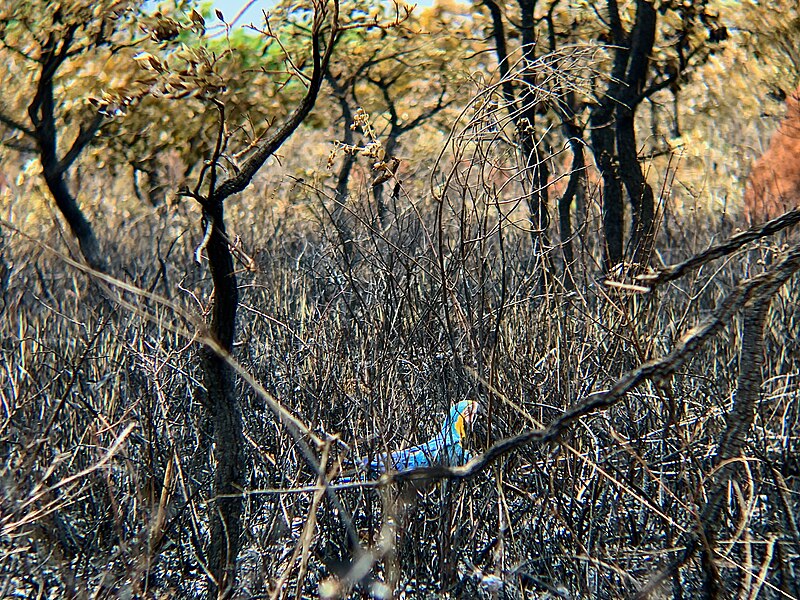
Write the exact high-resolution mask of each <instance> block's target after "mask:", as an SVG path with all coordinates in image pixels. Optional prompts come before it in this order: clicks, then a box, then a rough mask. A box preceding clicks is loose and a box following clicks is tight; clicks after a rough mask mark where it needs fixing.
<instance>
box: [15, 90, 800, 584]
mask: <svg viewBox="0 0 800 600" xmlns="http://www.w3.org/2000/svg"><path fill="white" fill-rule="evenodd" d="M486 96H487V97H484V98H483V99H482V100H481V101H479V102H477V104H475V106H473V109H474V110H473V111H472V112H469V111H467V112H465V114H464V117H463V122H459V123H457V124H456V125H455V126H454V129H453V135H452V136H451V139H450V142H449V144H448V146H447V148H446V149H445V150H444V151H443V153H442V156H441V157H440V161H439V163H438V167H437V168H436V169H435V170H434V174H433V175H432V177H431V182H430V183H431V185H430V188H429V190H428V191H425V190H423V189H422V188H421V186H417V185H412V183H411V182H402V181H399V180H396V179H392V180H390V181H389V182H387V186H388V188H387V192H388V193H387V195H386V198H387V215H384V217H385V218H384V219H378V215H377V214H376V212H375V206H374V204H373V203H372V201H371V196H369V195H368V194H367V193H366V192H365V193H358V192H354V193H353V194H352V195H351V196H350V197H349V198H348V199H347V202H346V204H345V205H343V206H341V207H339V210H338V215H339V218H337V219H336V220H332V219H331V215H332V214H333V212H336V211H337V207H336V206H335V205H334V204H335V200H334V198H333V196H332V193H331V192H330V191H329V189H328V188H327V187H324V186H322V185H319V186H309V185H305V184H303V183H298V182H294V183H293V184H292V185H288V186H284V187H283V188H281V189H280V190H279V191H276V190H275V189H274V188H272V187H271V184H269V183H267V182H265V181H263V180H262V181H261V183H260V184H259V185H257V186H255V187H253V188H250V189H249V190H248V191H247V192H246V193H245V194H244V195H243V198H242V199H241V200H240V201H239V203H238V208H239V210H236V208H233V209H232V212H233V214H235V215H236V217H235V218H238V217H242V218H248V220H247V221H239V222H236V221H235V218H234V219H232V227H233V230H234V231H236V233H238V234H239V235H240V236H241V238H240V239H239V240H238V242H237V249H238V250H237V252H236V253H235V254H237V257H238V261H239V262H238V268H239V269H240V272H239V281H240V290H241V301H242V310H241V311H240V314H239V321H238V335H237V343H236V346H235V352H234V359H235V361H236V363H237V365H238V366H237V369H238V370H239V378H238V383H237V386H238V392H239V395H240V399H241V402H240V407H241V411H242V415H243V423H244V426H245V432H244V434H245V440H246V448H245V453H246V462H247V474H248V475H247V477H248V480H247V489H245V490H243V494H244V499H245V503H244V513H243V528H242V535H243V541H242V545H241V548H242V550H241V553H240V557H239V588H238V590H237V596H238V597H242V598H255V597H259V598H262V597H300V596H305V597H310V596H315V595H317V594H327V595H328V596H329V597H336V596H338V595H344V594H347V593H350V591H351V588H352V591H353V593H354V594H356V595H357V596H358V595H366V594H368V593H370V592H371V593H373V594H375V595H380V594H384V595H385V594H387V593H388V592H387V590H394V591H395V592H397V593H399V594H400V595H401V596H402V595H403V594H405V597H428V596H431V597H434V596H444V595H446V594H449V595H450V596H451V597H505V598H546V597H550V598H619V597H627V596H634V595H635V594H637V593H639V592H640V591H642V590H648V591H650V592H652V594H653V597H672V598H681V597H682V598H690V597H695V596H697V595H699V594H700V593H701V592H702V591H703V590H705V591H706V592H707V593H716V594H717V597H734V596H737V597H741V598H756V597H763V598H797V597H800V589H798V583H797V581H798V580H800V576H799V574H798V572H797V571H798V560H800V558H798V557H800V535H799V534H798V526H797V517H796V515H797V514H798V505H799V504H800V500H798V497H799V496H798V494H800V465H799V464H798V460H797V455H798V451H799V450H800V448H798V438H797V428H798V419H799V418H800V414H799V413H800V407H798V392H797V389H798V373H799V372H800V371H799V370H798V339H800V337H799V334H800V331H798V329H799V328H800V316H799V315H798V307H797V298H798V292H800V290H798V280H797V277H796V276H793V273H794V272H795V271H796V270H797V268H798V267H797V263H798V257H797V253H798V251H797V247H796V246H793V245H792V244H795V243H796V241H793V238H791V236H789V235H787V234H786V231H785V230H784V231H774V230H776V229H778V228H779V227H772V228H771V229H768V230H765V231H760V232H759V231H754V232H753V233H752V234H751V235H749V236H746V237H739V238H736V239H734V240H733V241H732V242H731V243H730V244H728V245H727V246H722V247H720V249H719V250H718V251H716V252H713V253H710V254H706V255H702V256H701V257H700V258H699V259H698V260H696V261H694V262H690V263H688V264H686V265H684V267H682V268H680V269H674V270H672V271H663V272H661V273H660V274H659V273H658V272H656V273H655V275H653V274H651V277H650V278H649V279H648V278H645V279H640V280H625V279H620V280H619V281H617V282H616V285H608V283H607V282H606V281H605V280H604V278H603V275H602V268H601V265H600V261H601V258H600V256H601V249H600V248H599V242H598V239H599V233H598V232H599V230H600V212H599V208H598V198H597V194H596V192H595V191H594V189H593V188H592V186H591V185H587V186H586V194H585V201H584V203H583V206H582V207H580V210H579V211H577V212H576V215H575V235H574V238H573V240H572V241H573V246H574V250H575V252H574V262H573V263H572V264H569V265H565V263H564V261H563V259H562V256H563V253H562V249H561V248H560V246H559V245H558V244H555V243H554V241H553V240H552V239H546V238H542V237H541V236H540V234H539V233H538V232H536V231H532V230H531V227H530V222H529V221H528V220H527V219H526V218H525V214H526V211H525V210H524V207H520V206H518V204H519V203H520V202H521V200H519V198H521V197H522V195H521V194H520V193H519V190H520V189H524V188H523V186H524V185H525V183H526V177H528V176H529V174H528V173H526V170H525V169H520V168H518V167H515V164H516V163H515V161H517V162H518V158H517V157H516V155H515V152H514V145H513V140H509V139H506V137H505V133H504V125H503V123H502V122H500V123H499V124H496V123H494V122H493V121H492V119H493V118H496V117H497V116H498V115H501V114H503V113H502V112H501V111H499V110H496V109H495V108H493V106H495V104H493V103H492V102H493V101H492V100H491V98H489V97H488V96H491V91H487V92H486ZM500 120H501V121H502V117H500ZM298 135H300V136H302V135H303V132H300V133H299V134H298ZM551 159H552V161H553V163H554V164H557V163H558V156H556V157H551ZM96 177H97V181H93V183H92V185H93V186H96V187H98V188H99V187H102V186H103V185H104V184H103V182H102V177H103V175H102V173H98V174H97V176H96ZM558 178H559V175H558V174H557V173H556V174H555V175H554V179H555V180H556V181H558ZM401 179H402V177H401ZM11 193H12V194H17V193H18V194H23V193H24V190H22V189H13V190H12V191H11ZM265 197H266V198H270V199H271V200H272V201H273V202H275V203H278V202H280V203H296V204H298V203H302V204H303V205H304V206H305V209H303V210H296V211H289V210H287V211H284V212H270V211H269V210H267V209H265V205H264V201H263V199H264V198H265ZM14 200H16V201H18V202H23V199H21V198H20V199H15V198H12V201H14ZM668 201H669V189H668V188H666V187H665V190H664V192H663V193H662V198H661V203H662V204H661V209H662V212H663V209H664V206H665V204H666V203H668ZM148 210H149V209H148ZM106 216H107V221H106V222H105V223H104V229H105V231H106V232H107V236H108V238H109V242H111V244H109V246H111V247H114V248H115V252H114V255H113V256H109V257H108V260H109V262H110V264H111V268H110V272H112V273H116V274H118V277H119V279H118V280H116V279H113V278H109V277H106V276H100V275H98V274H91V273H88V272H87V271H86V270H85V269H82V268H78V267H77V266H76V264H75V263H72V262H70V261H69V260H68V259H67V258H66V257H65V256H64V255H63V254H61V253H62V252H64V247H65V246H64V244H63V243H62V239H61V238H62V237H63V232H60V231H58V230H57V229H56V228H47V227H41V230H40V231H39V232H37V233H36V235H37V236H39V238H38V239H31V238H28V237H26V236H25V235H24V234H23V232H20V230H19V229H17V228H16V227H14V226H11V225H10V224H9V223H7V222H5V221H4V222H3V225H2V235H3V237H2V254H0V259H2V260H0V275H2V277H0V281H2V332H3V334H2V355H1V356H2V358H1V359H0V360H2V369H0V445H1V447H2V453H1V454H0V457H2V464H0V486H1V488H0V527H2V529H1V530H0V553H1V554H0V555H1V556H2V562H1V563H0V596H4V597H5V596H10V597H52V598H56V597H100V598H117V597H121V598H123V597H127V598H131V597H158V598H160V597H190V596H193V595H195V594H198V593H200V592H201V590H202V588H203V587H204V586H205V580H206V574H205V572H204V567H203V565H204V558H203V549H204V548H206V547H207V546H208V544H207V543H206V540H205V536H207V535H208V522H209V501H210V499H211V489H212V482H213V464H212V462H213V461H212V439H213V437H212V434H211V431H210V424H209V422H208V417H207V416H206V415H207V411H206V410H205V409H204V405H203V403H204V392H203V390H202V385H201V383H200V376H199V373H198V368H199V367H198V344H197V340H198V336H202V335H203V328H202V326H201V325H199V324H200V323H202V316H203V314H204V311H205V310H207V308H208V306H209V298H210V294H211V285H210V281H209V276H208V273H207V270H206V269H205V266H204V265H199V266H198V265H196V264H194V263H193V256H194V251H195V248H196V247H197V246H198V244H199V243H200V240H199V239H195V238H196V233H195V232H196V231H197V228H196V223H195V222H194V221H195V220H196V215H193V214H192V212H191V210H188V209H186V208H185V206H183V205H182V206H179V207H177V208H167V207H160V208H158V209H154V210H153V211H152V212H145V213H144V215H143V216H142V217H141V218H139V219H138V220H135V221H133V222H131V221H129V220H126V216H125V214H124V213H123V211H121V210H120V211H119V212H115V211H113V210H112V211H109V212H108V213H107V214H106ZM797 218H798V217H797V214H796V213H793V215H790V217H789V219H788V220H784V221H781V222H780V223H779V224H778V225H781V224H786V223H790V222H794V223H796V222H797ZM716 228H717V225H716V224H715V223H714V222H713V221H712V219H710V218H708V217H706V216H704V215H702V214H701V213H699V212H698V213H694V214H685V215H674V214H672V215H670V220H669V221H667V220H662V222H661V229H660V232H659V241H658V243H657V248H658V249H659V250H660V255H659V258H660V259H661V260H663V261H664V262H665V263H666V264H677V263H679V262H680V261H682V260H684V259H688V258H690V257H692V256H693V255H695V254H697V253H700V252H701V251H703V250H705V249H706V248H707V247H708V246H711V245H714V244H716V243H719V242H720V238H719V237H717V236H715V234H714V232H715V230H716ZM22 229H23V230H24V229H25V228H24V227H23V228H22ZM114 232H117V233H116V234H115V233H114ZM56 248H58V249H61V250H58V251H56V250H55V249H56ZM533 248H538V249H541V248H544V249H545V251H544V252H542V251H536V252H534V251H533V250H532V249H533ZM568 278H569V279H570V280H571V283H568V282H567V279H568ZM120 280H124V281H126V282H128V283H127V284H126V285H122V284H121V282H120ZM656 283H658V285H656ZM645 288H648V289H650V291H645ZM762 325H763V348H762V346H761V343H762V339H761V335H760V329H761V327H762ZM743 348H745V350H746V351H745V352H744V359H743V360H742V362H741V366H740V355H742V353H743V350H742V349H743ZM748 349H750V350H748ZM753 349H754V350H753ZM748 351H752V352H754V353H752V354H748ZM665 357H666V358H665ZM762 357H763V361H764V362H763V382H762V381H761V372H762V371H761V369H760V366H761V365H760V364H759V360H758V359H760V358H762ZM662 359H664V360H662ZM753 367H754V368H753ZM743 373H744V374H743ZM247 375H249V377H247ZM248 379H249V380H248ZM753 382H755V384H756V386H757V387H756V392H757V399H756V401H753V397H752V385H753ZM252 383H257V384H258V385H257V386H255V387H254V386H253V385H251V384H252ZM748 386H749V387H748ZM623 392H624V393H623ZM467 397H474V398H477V399H479V400H480V402H481V403H482V405H483V408H484V409H485V410H484V412H483V414H482V416H481V418H480V422H479V425H478V427H477V428H476V429H475V431H473V432H472V435H471V437H470V441H469V445H470V447H471V449H472V451H473V454H476V455H478V457H479V458H478V459H477V460H476V462H474V463H471V464H470V465H467V466H466V467H463V468H461V469H453V470H444V471H439V472H432V473H429V476H430V477H429V478H428V480H427V481H422V482H420V481H405V480H404V481H399V482H389V483H388V484H385V485H377V486H376V485H372V484H365V485H336V482H335V479H336V476H337V475H338V473H339V471H340V469H341V468H342V467H344V468H347V466H348V465H349V464H351V461H352V460H353V459H354V458H355V457H358V456H362V455H366V454H368V453H370V452H375V451H381V450H383V449H385V448H389V449H394V448H398V447H401V446H403V445H406V444H411V443H414V442H417V441H420V440H423V439H426V438H427V437H428V436H429V435H430V434H431V433H432V432H433V431H434V429H435V428H436V424H437V423H438V421H439V419H440V417H442V416H443V415H444V414H445V412H446V411H447V410H448V408H449V406H450V405H451V404H452V403H453V402H454V401H456V400H459V399H463V398H467ZM275 402H277V403H279V404H280V407H279V410H278V412H280V411H283V412H282V413H281V414H283V415H284V418H283V419H282V420H281V419H278V418H276V417H275V414H276V411H275V408H276V405H275ZM270 405H272V409H271V408H270ZM748 410H749V412H748ZM288 415H293V417H294V418H296V420H297V421H292V420H291V419H290V418H289V416H288ZM306 428H307V430H306V431H305V432H304V429H306ZM742 429H743V430H742ZM298 431H299V432H300V436H299V437H298V434H297V433H298ZM525 432H530V433H528V434H527V435H525ZM520 434H523V435H520ZM508 438H511V439H510V440H509V439H508ZM502 440H506V441H505V442H503V441H502ZM309 453H311V454H312V456H311V457H309ZM482 453H487V454H482ZM481 456H482V457H483V458H480V457H481ZM309 458H313V460H314V461H318V462H319V464H321V467H322V469H323V470H322V473H323V474H324V476H322V475H321V474H320V472H317V471H315V470H314V469H312V468H311V467H309V462H313V461H310V460H309ZM488 458H491V460H488ZM326 480H330V481H333V483H334V485H333V487H328V488H326V486H325V485H324V484H325V483H326ZM360 549H364V550H367V551H366V552H364V551H363V550H360Z"/></svg>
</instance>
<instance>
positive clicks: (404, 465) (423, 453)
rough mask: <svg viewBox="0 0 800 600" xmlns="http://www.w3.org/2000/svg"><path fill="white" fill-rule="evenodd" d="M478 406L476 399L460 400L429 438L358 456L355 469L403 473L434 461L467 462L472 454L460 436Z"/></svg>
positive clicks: (473, 417)
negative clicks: (372, 454) (415, 444)
mask: <svg viewBox="0 0 800 600" xmlns="http://www.w3.org/2000/svg"><path fill="white" fill-rule="evenodd" d="M479 409H480V405H479V404H478V403H477V402H475V401H473V400H462V401H461V402H459V403H458V404H456V405H455V406H453V408H451V409H450V414H448V415H447V418H446V419H445V420H444V423H443V424H442V429H441V431H439V433H438V434H436V436H435V437H433V438H432V439H431V440H429V441H427V442H425V443H424V444H420V445H419V446H413V447H411V448H406V449H405V450H398V451H396V452H392V453H391V454H380V455H378V456H375V457H373V458H372V459H364V460H361V461H359V462H358V463H356V471H357V472H361V473H364V472H366V473H367V474H369V475H372V476H377V475H380V474H381V473H385V472H386V471H396V472H398V473H402V472H405V471H413V470H414V469H421V468H424V467H431V466H434V465H440V466H447V467H457V466H460V465H463V464H466V463H467V462H468V461H469V459H470V458H472V455H471V454H470V453H469V451H468V450H466V449H465V448H464V446H463V439H464V437H465V436H466V434H467V429H468V428H469V427H471V426H472V423H473V422H474V421H475V417H476V416H477V415H478V410H479Z"/></svg>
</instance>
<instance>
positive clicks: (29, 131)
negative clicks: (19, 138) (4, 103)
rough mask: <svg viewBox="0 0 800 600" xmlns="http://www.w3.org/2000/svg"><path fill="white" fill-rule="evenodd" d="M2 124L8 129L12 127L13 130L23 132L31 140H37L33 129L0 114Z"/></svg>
mask: <svg viewBox="0 0 800 600" xmlns="http://www.w3.org/2000/svg"><path fill="white" fill-rule="evenodd" d="M0 123H2V124H3V125H5V126H7V127H10V128H11V129H15V130H17V131H21V132H22V133H24V134H25V135H27V136H28V137H30V138H33V139H36V132H35V131H34V130H33V129H31V128H30V127H26V126H25V125H23V124H22V123H18V122H17V121H15V120H14V119H12V118H11V117H9V116H7V115H4V114H3V113H0Z"/></svg>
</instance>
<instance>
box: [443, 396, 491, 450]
mask: <svg viewBox="0 0 800 600" xmlns="http://www.w3.org/2000/svg"><path fill="white" fill-rule="evenodd" d="M480 407H481V405H480V404H478V403H477V402H475V401H474V400H462V401H461V402H459V403H458V404H456V405H455V406H454V407H453V408H451V409H450V414H449V415H448V416H447V420H446V421H445V423H444V427H443V428H442V433H444V434H445V435H448V436H449V437H450V438H451V439H452V440H453V441H455V442H458V441H460V440H461V438H463V437H464V436H465V435H466V434H467V428H468V427H471V426H472V423H473V422H474V421H475V418H476V417H477V416H478V412H479V411H480Z"/></svg>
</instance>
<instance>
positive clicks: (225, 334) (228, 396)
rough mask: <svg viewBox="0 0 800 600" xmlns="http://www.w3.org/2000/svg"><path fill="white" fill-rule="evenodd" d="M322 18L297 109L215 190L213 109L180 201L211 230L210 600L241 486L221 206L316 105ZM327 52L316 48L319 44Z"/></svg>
mask: <svg viewBox="0 0 800 600" xmlns="http://www.w3.org/2000/svg"><path fill="white" fill-rule="evenodd" d="M327 16H328V13H327V10H326V8H325V6H321V5H318V6H317V9H316V12H315V14H314V25H313V27H312V30H311V52H312V60H313V71H312V73H311V77H310V78H309V80H308V90H307V91H306V95H305V96H304V97H303V99H302V100H301V101H300V104H299V105H298V106H297V108H296V109H295V110H294V111H293V112H292V113H291V114H290V115H289V116H288V118H287V119H286V121H285V122H284V123H283V125H282V126H281V127H280V128H278V130H277V131H276V132H275V134H274V135H273V136H272V137H270V138H268V139H265V140H264V141H263V143H262V144H261V145H259V146H258V147H257V148H256V149H255V150H254V151H253V153H252V154H251V155H250V157H249V158H248V159H247V160H246V161H245V162H244V164H243V165H242V167H241V169H240V170H239V171H238V172H237V173H236V174H235V175H233V176H231V177H229V178H228V179H226V180H225V181H223V182H222V183H221V184H220V185H219V187H217V185H216V183H217V181H216V176H217V166H218V163H219V160H220V156H221V152H222V150H221V148H222V138H223V133H224V131H225V110H224V105H223V104H222V103H221V102H216V104H217V107H218V108H219V110H220V127H219V133H218V138H217V147H216V149H215V151H214V153H213V156H212V158H211V160H210V161H209V162H208V164H207V165H206V166H205V167H204V168H203V170H202V171H201V174H200V177H199V181H198V183H197V186H196V188H195V190H194V192H188V191H185V192H184V194H185V195H190V196H192V197H194V198H196V199H197V200H198V201H199V202H200V204H201V205H202V207H203V222H204V225H205V227H204V230H205V231H208V229H206V228H210V236H209V238H208V244H207V246H206V251H207V254H208V263H209V268H210V270H211V277H212V280H213V283H214V304H213V307H212V313H211V327H210V335H211V336H212V337H213V338H214V340H215V342H216V343H217V344H218V345H219V346H220V348H219V349H220V350H222V352H221V353H219V352H217V349H215V348H210V347H204V348H203V349H202V351H201V360H202V367H203V383H204V385H205V387H206V392H207V394H208V406H209V410H210V412H211V418H212V421H213V423H214V444H215V446H214V458H215V463H216V465H215V473H214V502H213V504H212V507H211V516H210V521H211V525H210V529H211V531H210V535H211V539H210V541H209V546H208V556H207V559H208V568H209V572H210V574H211V581H209V586H208V598H209V600H217V599H218V598H229V597H231V596H232V595H233V593H234V591H235V588H236V559H237V557H238V554H239V537H240V534H241V514H242V489H243V487H244V474H245V466H244V462H245V460H244V459H245V457H244V453H243V444H242V440H243V438H244V433H243V429H242V416H241V412H240V409H239V404H238V399H237V396H236V387H235V376H234V372H233V369H232V368H231V366H230V364H229V363H228V361H227V357H228V355H230V353H231V351H232V350H233V341H234V336H235V333H236V312H237V309H238V307H239V291H238V288H237V283H236V273H235V271H234V262H233V256H232V254H231V251H230V247H229V240H228V237H227V234H226V232H225V221H224V203H225V200H226V199H227V198H228V197H230V196H231V195H233V194H236V193H238V192H241V191H242V190H244V189H245V188H246V187H247V186H248V185H249V184H250V181H251V180H252V178H253V176H254V175H255V174H256V173H257V172H258V170H259V169H260V168H261V167H262V166H263V164H264V162H266V160H267V158H269V157H270V156H272V154H274V153H275V151H277V150H278V149H279V148H280V147H281V145H282V144H283V143H284V142H285V141H286V140H287V139H288V138H289V136H290V135H291V134H292V133H294V131H295V130H296V129H297V128H298V127H299V126H300V124H301V123H302V122H303V121H304V120H305V118H306V117H307V116H308V114H309V113H310V112H311V109H312V108H313V107H314V104H315V103H316V100H317V96H318V94H319V89H320V86H321V84H322V78H323V74H324V73H325V71H326V70H327V68H328V65H329V63H330V57H331V53H332V51H333V47H334V43H335V39H336V35H337V33H338V29H337V27H338V18H339V3H338V2H337V1H336V0H334V2H333V4H332V12H331V13H330V24H331V29H330V31H329V34H328V35H329V37H328V39H327V40H325V39H324V36H323V33H322V29H323V25H324V23H325V20H326V17H327ZM325 41H327V46H326V47H325V48H324V50H323V43H324V42H325ZM206 173H210V182H209V193H208V197H207V198H204V197H203V196H202V195H201V193H200V189H201V186H202V184H203V181H204V177H205V175H206Z"/></svg>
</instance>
